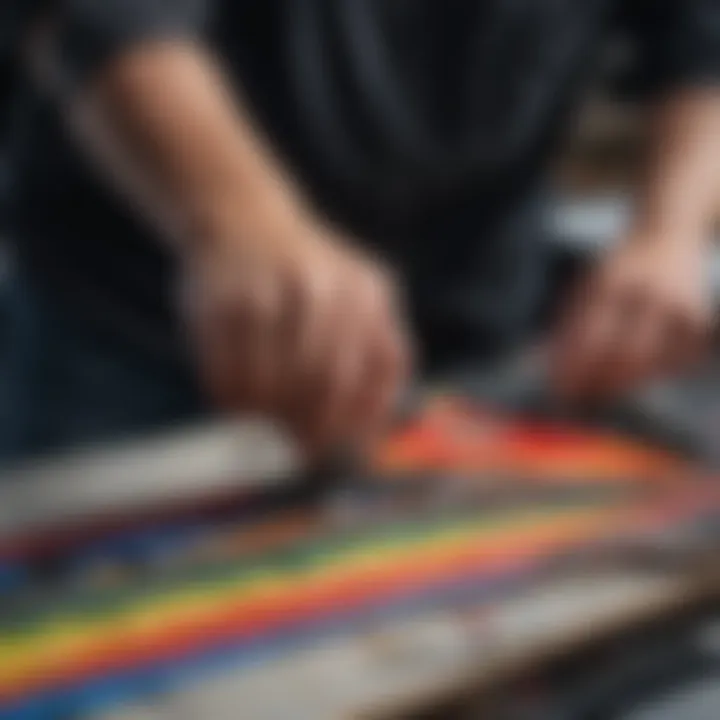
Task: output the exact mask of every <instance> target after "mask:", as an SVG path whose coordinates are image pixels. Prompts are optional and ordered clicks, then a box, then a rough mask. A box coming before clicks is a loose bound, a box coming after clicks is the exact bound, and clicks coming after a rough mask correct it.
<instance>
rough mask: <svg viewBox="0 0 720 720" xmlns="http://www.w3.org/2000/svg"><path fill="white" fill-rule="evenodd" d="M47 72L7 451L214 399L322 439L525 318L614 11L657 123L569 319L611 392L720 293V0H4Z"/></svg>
mask: <svg viewBox="0 0 720 720" xmlns="http://www.w3.org/2000/svg"><path fill="white" fill-rule="evenodd" d="M5 7H6V9H5V11H4V12H5V13H6V15H7V19H6V20H5V21H4V22H3V23H0V27H5V28H7V29H10V32H9V33H8V34H9V36H11V39H12V40H13V41H14V45H15V46H16V55H15V57H16V58H18V62H19V63H21V64H22V66H23V68H24V69H25V71H26V72H27V74H28V78H29V80H28V81H27V82H26V83H24V86H23V87H24V91H23V93H22V97H21V98H19V99H18V103H17V107H16V110H15V113H14V116H13V125H12V143H11V149H12V154H11V159H10V163H11V168H12V173H13V188H12V193H11V194H10V195H9V201H8V203H7V208H6V212H7V217H8V219H9V222H10V228H11V236H12V238H13V239H14V241H15V246H16V249H15V259H16V271H15V273H14V277H13V280H12V284H11V286H10V288H9V294H10V302H9V309H8V316H9V325H8V333H9V334H8V337H9V348H10V350H9V356H8V358H7V362H6V364H7V371H6V372H5V374H4V385H5V388H4V393H5V400H4V401H3V403H2V407H3V408H4V411H5V412H6V414H7V417H6V418H5V420H4V422H3V423H2V433H1V435H2V437H1V438H0V442H1V443H2V451H1V452H2V453H3V457H4V458H5V459H8V460H11V459H14V458H17V457H20V456H23V455H29V454H33V453H37V452H40V451H47V450H50V449H57V448H62V447H69V446H72V445H74V444H76V443H78V442H81V441H83V442H84V441H89V440H97V439H102V438H105V437H110V436H113V437H115V436H118V435H120V434H124V433H128V432H135V431H141V430H145V429H148V428H153V427H157V426H161V425H163V424H166V423H169V422H173V421H180V420H184V419H189V418H193V417H196V416H197V415H200V414H202V413H205V412H208V411H209V409H214V410H215V411H217V412H229V413H262V414H265V415H268V416H270V417H273V418H276V419H277V420H279V421H280V422H282V423H284V424H285V425H286V426H287V427H289V429H290V430H291V431H292V432H293V433H294V434H295V435H296V436H297V437H298V438H299V439H300V441H301V442H302V443H304V445H305V446H306V447H307V448H309V449H311V450H313V451H315V450H318V449H323V448H327V447H330V446H331V445H332V444H333V443H337V442H344V441H346V440H349V439H356V440H359V439H362V438H366V437H368V436H370V435H372V433H374V432H375V431H376V430H377V428H378V427H381V425H382V423H383V422H384V420H385V419H386V418H387V417H388V413H390V412H391V410H392V407H393V404H394V402H395V401H396V400H397V397H398V395H399V393H401V392H402V391H403V388H404V387H405V386H406V384H407V383H409V382H410V381H411V379H412V378H413V377H415V376H416V375H420V376H425V375H428V374H433V373H435V374H442V373H445V372H449V371H450V370H451V369H452V368H453V367H454V366H456V365H458V364H465V363H468V362H475V361H480V360H487V359H488V358H490V357H494V356H496V355H497V354H499V353H501V352H503V351H504V350H506V349H508V348H509V347H512V346H513V344H514V343H516V342H518V339H519V338H521V337H523V334H524V333H525V331H526V329H527V323H528V318H529V317H530V314H531V312H532V308H533V306H534V304H535V303H536V302H537V297H538V293H539V292H540V291H541V288H542V281H543V265H544V263H545V262H546V258H545V255H544V248H543V243H542V242H540V241H539V239H538V237H539V230H538V227H539V226H538V217H539V216H538V212H539V210H540V209H541V208H542V204H543V203H542V197H543V188H544V186H545V180H546V178H547V175H548V170H549V166H550V164H551V161H552V159H553V157H554V155H555V152H556V149H557V147H558V144H559V143H560V142H561V140H562V139H563V137H564V136H565V135H566V133H567V131H568V129H569V128H570V127H571V123H572V119H573V111H574V108H575V107H576V106H577V104H578V101H579V99H580V97H581V96H582V90H583V89H584V88H585V87H586V86H587V84H588V83H589V82H590V81H591V78H592V77H593V73H594V69H595V67H596V60H597V58H598V56H599V53H600V51H601V49H602V47H603V46H604V44H605V42H606V40H607V38H609V37H610V36H611V35H612V34H613V32H614V31H615V29H616V28H619V27H622V28H625V29H627V31H628V32H629V33H630V34H631V36H632V37H633V38H634V40H635V45H636V47H637V48H638V53H639V61H640V67H641V77H642V91H643V94H644V98H645V100H646V102H647V107H648V108H649V111H650V120H649V121H648V129H649V133H648V135H650V136H651V140H652V142H651V145H652V151H651V152H650V153H649V161H648V165H647V172H646V173H645V177H644V181H643V182H642V183H641V184H640V185H639V186H638V188H637V211H636V213H635V216H634V221H633V223H632V225H631V228H630V230H629V232H628V234H627V237H625V238H624V239H623V241H622V242H621V243H619V245H618V246H617V249H616V250H613V251H612V252H610V253H609V254H608V255H607V256H605V257H603V258H602V259H599V261H598V263H597V266H596V268H595V270H594V272H593V274H592V276H591V277H590V278H589V279H588V280H587V281H586V282H583V283H582V285H581V287H580V288H579V290H578V292H577V294H576V295H575V296H574V297H573V298H572V299H571V300H569V301H568V305H567V308H568V310H567V312H566V313H565V314H564V315H563V317H562V318H561V319H560V321H559V324H558V328H557V330H556V331H555V333H554V334H553V335H552V337H551V338H550V340H549V347H550V351H551V353H552V357H553V362H552V368H553V387H554V388H555V389H556V391H557V392H558V393H560V394H561V395H562V396H563V397H565V398H566V399H568V400H588V399H593V398H595V397H610V396H612V395H613V394H615V393H618V392H622V391H624V390H626V389H627V388H628V387H631V386H632V385H633V384H635V383H638V382H640V381H642V380H646V379H648V378H651V377H655V376H658V375H660V374H664V373H667V372H671V371H672V370H674V369H676V368H678V367H680V366H682V365H683V364H684V363H688V362H691V361H692V360H693V358H695V357H697V354H698V352H699V351H700V350H701V348H702V345H703V342H704V340H705V338H706V337H707V332H708V327H709V324H710V319H711V311H712V305H711V302H710V293H709V288H708V284H707V283H706V282H705V272H706V250H707V242H708V238H709V236H710V234H711V233H710V231H711V229H712V224H713V221H714V213H715V209H716V202H717V200H718V191H719V190H720V132H719V129H720V96H719V95H718V85H717V81H718V79H719V78H720V2H719V0H622V1H620V0H591V1H588V2H574V1H573V0H553V1H552V2H536V1H535V0H520V1H519V2H518V1H515V0H514V1H513V2H510V1H509V0H487V1H485V2H469V1H465V0H444V2H442V3H439V2H435V1H431V0H392V2H388V1H387V0H383V1H380V0H216V1H215V2H203V1H202V0H49V2H36V3H31V2H27V1H26V0H22V2H21V1H20V0H18V1H17V2H16V3H13V2H10V3H8V2H6V3H5Z"/></svg>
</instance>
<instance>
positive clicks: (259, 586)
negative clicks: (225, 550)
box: [0, 511, 611, 688]
mask: <svg viewBox="0 0 720 720" xmlns="http://www.w3.org/2000/svg"><path fill="white" fill-rule="evenodd" d="M610 514H611V513H609V512H608V511H600V512H594V513H587V514H583V516H582V517H580V518H578V517H577V516H575V517H571V518H565V519H559V518H557V517H553V518H552V519H551V520H547V521H546V522H545V523H544V524H541V525H540V526H538V525H537V522H538V519H537V518H530V519H528V520H526V521H525V522H523V523H517V524H515V525H514V526H513V530H514V531H516V532H518V533H522V532H523V531H527V530H528V529H530V528H532V529H533V530H534V532H536V533H539V532H541V531H543V530H546V531H547V530H553V531H554V532H559V533H563V532H569V531H572V530H585V529H588V530H589V529H591V527H592V525H594V524H595V523H597V524H600V525H603V524H605V523H606V522H607V518H608V515H610ZM593 521H595V523H594V522H593ZM533 526H534V527H533ZM506 533H507V530H506V529H502V530H496V531H495V532H493V533H490V534H489V535H484V536H483V537H482V541H483V545H484V546H486V547H487V545H488V544H491V543H492V542H493V540H496V539H499V538H502V537H503V536H505V535H506ZM477 539H478V538H477V533H476V532H472V531H468V530H461V531H458V530H456V531H454V532H451V533H448V534H447V535H446V536H443V537H441V538H440V539H435V540H433V541H430V542H426V543H421V544H420V545H419V546H416V547H413V548H410V549H409V548H407V547H405V546H403V547H400V548H397V549H395V550H392V551H388V552H386V553H385V554H383V555H382V556H380V557H379V556H378V552H377V549H378V547H372V546H371V547H366V548H363V549H362V551H359V552H350V553H348V554H344V555H343V556H342V558H340V560H341V561H342V563H343V572H342V573H337V572H334V570H333V565H332V564H331V565H330V566H323V567H315V568H310V569H309V571H306V572H300V573H298V574H295V573H291V577H289V578H288V577H278V576H277V575H275V574H274V572H273V571H272V570H265V571H263V572H262V573H258V574H257V575H255V576H254V577H253V579H252V581H251V582H242V583H239V584H238V585H237V586H235V587H233V586H226V587H223V589H222V590H221V591H218V590H217V589H213V588H212V587H211V586H210V587H207V588H193V589H192V590H189V591H185V592H183V593H177V594H173V595H171V596H169V597H161V598H158V599H157V600H156V601H154V602H152V603H147V604H145V605H143V604H139V605H136V606H135V607H130V608H128V609H126V610H125V611H124V612H122V613H120V614H118V615H115V616H111V617H106V618H98V619H96V620H95V619H93V620H90V621H85V622H83V621H82V620H78V621H77V622H73V623H68V622H62V621H58V622H56V623H54V624H53V625H51V626H49V627H48V628H46V629H45V632H43V633H42V634H39V635H36V636H34V637H32V638H29V639H28V638H18V639H14V640H12V641H11V642H8V643H7V644H5V643H2V642H0V646H2V649H1V650H0V677H1V678H2V681H0V687H5V688H7V687H9V686H12V685H13V684H14V683H16V682H19V681H21V680H23V679H24V678H27V677H29V676H32V674H33V671H34V672H35V673H37V670H38V667H39V666H41V667H42V668H49V667H51V666H57V665H58V664H62V663H66V662H68V660H69V658H70V657H71V656H76V655H78V654H85V653H86V652H90V651H91V650H92V648H93V647H94V646H96V645H97V644H98V642H99V643H101V644H102V645H105V643H107V642H121V641H123V640H125V641H129V640H130V639H131V638H132V637H141V636H142V635H144V634H145V633H146V632H147V631H148V630H153V631H154V630H158V629H159V628H161V627H163V626H166V625H173V624H176V623H181V622H183V621H185V622H190V621H191V620H192V618H198V617H202V618H207V617H212V615H213V614H216V613H218V612H219V611H222V610H225V609H227V608H230V607H232V606H234V605H237V604H239V603H242V604H247V605H251V604H252V605H255V604H256V603H260V602H262V601H265V602H268V601H270V600H271V599H274V598H278V597H279V596H282V594H283V593H287V594H288V597H292V592H295V593H300V592H302V590H303V587H304V586H305V585H307V584H310V583H312V582H313V581H321V580H322V579H323V578H324V577H327V578H329V579H332V577H333V572H334V574H335V577H336V579H342V577H345V576H354V575H357V574H364V575H365V576H366V577H367V579H368V580H370V579H371V577H372V573H373V572H383V571H387V570H388V569H389V568H391V567H392V566H395V565H398V564H403V563H408V562H410V561H412V560H417V559H427V560H428V561H430V560H432V559H433V558H442V557H443V556H444V555H451V554H452V553H457V552H458V551H459V550H462V549H464V548H465V547H467V546H468V544H469V541H472V542H475V541H477ZM379 547H382V545H379ZM499 547H501V545H499ZM335 564H337V563H335Z"/></svg>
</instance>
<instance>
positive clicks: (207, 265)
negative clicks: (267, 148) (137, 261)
mask: <svg viewBox="0 0 720 720" xmlns="http://www.w3.org/2000/svg"><path fill="white" fill-rule="evenodd" d="M253 215H254V219H253V217H252V216H253ZM249 216H250V217H249V219H246V220H243V221H242V222H241V223H240V224H239V225H238V226H237V227H235V228H233V229H232V231H230V232H228V233H227V234H225V235H224V236H223V237H222V238H221V239H211V240H210V241H209V242H204V243H202V245H198V246H197V247H196V249H195V250H193V251H192V252H191V253H189V254H188V255H187V256H186V263H185V287H184V289H185V293H184V298H185V303H184V305H185V308H186V310H187V319H188V322H189V327H190V331H191V335H192V337H193V339H194V341H195V342H196V347H197V356H198V359H199V369H200V373H201V377H202V380H203V381H204V384H205V387H206V389H207V390H208V392H209V393H210V395H211V397H212V398H213V399H214V401H215V402H216V403H217V405H218V406H219V407H220V408H221V409H225V410H228V411H230V412H233V413H238V412H243V413H244V412H251V413H258V414H262V415H265V416H268V417H271V418H274V419H276V420H279V421H280V422H281V423H283V424H284V425H285V426H286V427H288V428H289V430H290V431H291V432H292V434H293V435H294V436H295V437H297V438H298V439H299V440H300V442H301V443H302V444H303V445H304V447H306V448H307V449H308V450H309V451H310V452H311V453H317V452H322V451H324V450H326V449H330V448H332V446H333V445H334V444H335V443H338V444H344V443H355V442H361V441H362V440H364V439H366V438H367V437H368V436H369V435H372V434H373V433H375V432H376V431H378V430H379V429H380V428H381V426H382V424H383V423H384V421H385V420H387V418H388V416H389V414H390V413H391V412H392V410H393V407H394V404H395V402H396V400H397V396H398V394H399V393H400V392H401V391H402V389H403V384H404V382H405V381H406V379H407V374H408V365H409V361H410V358H409V350H408V343H407V341H406V337H405V334H404V332H403V330H402V323H401V316H400V310H399V307H398V297H397V294H396V288H395V286H394V283H393V281H392V279H391V277H390V276H389V274H388V273H387V272H386V271H385V270H384V269H383V268H382V267H381V266H380V265H379V264H378V263H377V262H375V261H374V260H372V259H370V258H368V257H365V256H364V255H362V254H361V253H360V252H359V251H358V250H357V249H355V248H354V247H352V246H350V245H349V244H348V243H346V242H345V241H344V240H343V239H341V238H339V237H337V236H336V235H335V234H334V233H333V232H332V231H331V230H330V229H329V228H327V227H325V226H324V225H322V224H321V223H319V222H317V221H315V220H314V219H309V218H307V217H306V216H305V215H302V214H301V213H296V212H286V211H285V210H281V211H280V212H273V213H267V212H259V210H257V209H256V210H255V211H254V213H249Z"/></svg>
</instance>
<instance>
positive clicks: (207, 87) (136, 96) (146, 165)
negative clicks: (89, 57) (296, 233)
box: [59, 42, 293, 246]
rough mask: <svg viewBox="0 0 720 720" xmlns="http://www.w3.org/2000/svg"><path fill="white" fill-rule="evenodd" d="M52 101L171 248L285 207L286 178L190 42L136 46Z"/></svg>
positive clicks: (289, 195) (216, 70)
mask: <svg viewBox="0 0 720 720" xmlns="http://www.w3.org/2000/svg"><path fill="white" fill-rule="evenodd" d="M59 101H60V102H63V103H65V104H66V106H67V107H66V108H65V114H66V116H67V117H68V120H69V122H70V125H71V126H72V128H73V130H74V132H75V136H76V138H77V142H78V143H80V144H81V146H82V147H83V148H84V149H85V150H86V151H87V152H88V153H89V154H90V155H91V157H92V158H93V159H94V160H95V161H96V162H97V163H98V164H99V166H100V168H101V170H102V171H103V172H105V173H107V174H108V176H109V178H110V179H111V181H112V182H114V183H115V184H116V186H117V187H118V189H119V190H120V191H121V192H122V193H123V194H124V195H125V196H126V197H127V199H128V200H129V201H130V202H131V203H133V204H134V205H135V206H136V207H137V210H138V211H139V212H142V213H144V214H146V215H147V216H148V218H149V219H150V220H151V221H152V222H154V223H156V225H157V226H158V228H159V229H160V230H161V231H162V232H163V234H164V235H165V236H166V237H167V238H168V239H169V240H171V241H172V242H174V243H179V244H181V245H182V246H185V245H187V244H188V243H194V242H199V241H203V240H207V239H208V238H212V237H215V236H218V235H222V234H225V233H228V232H231V230H230V226H231V225H233V224H236V223H237V221H238V219H241V218H242V216H243V214H247V215H250V214H252V215H253V216H257V215H258V213H262V212H263V210H266V211H267V213H268V214H269V213H278V212H286V211H288V210H289V208H290V207H291V206H292V203H293V193H292V192H291V190H290V187H289V183H288V181H287V180H286V178H284V177H283V175H282V172H281V170H280V168H279V167H278V165H277V163H276V162H275V161H274V159H273V158H272V156H271V154H270V153H269V152H268V151H267V149H266V148H265V147H264V146H263V143H262V141H261V140H260V138H259V135H258V134H257V133H256V132H255V130H254V128H253V127H252V126H251V122H250V121H249V119H248V118H247V117H246V116H245V113H244V112H243V110H242V107H241V104H240V102H239V101H238V99H237V98H235V97H233V96H232V95H231V93H230V91H229V89H228V87H227V86H226V85H225V83H224V80H223V77H222V73H221V71H220V69H219V68H218V67H217V65H216V63H215V62H214V61H213V59H212V58H211V56H210V55H209V54H208V53H207V52H205V51H203V50H202V49H201V48H199V47H197V46H196V45H194V44H192V43H191V42H167V43H163V42H158V43H154V44H151V45H147V46H145V47H138V48H137V49H134V50H133V51H131V52H128V53H125V54H124V55H122V56H121V57H119V58H117V59H116V60H114V61H113V63H111V64H110V65H109V66H108V67H106V68H104V69H103V71H102V72H101V73H99V74H98V75H97V76H96V77H95V78H94V79H93V81H92V82H91V83H90V84H89V85H88V87H85V88H84V89H82V90H81V91H80V92H79V93H76V94H73V95H72V97H69V98H64V99H60V100H59Z"/></svg>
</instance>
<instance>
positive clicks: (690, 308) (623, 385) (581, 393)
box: [552, 235, 712, 402]
mask: <svg viewBox="0 0 720 720" xmlns="http://www.w3.org/2000/svg"><path fill="white" fill-rule="evenodd" d="M706 265H707V253H706V249H705V245H704V244H703V243H701V242H692V241H691V242H682V241H667V242H665V241H663V239H659V238H657V237H645V236H643V235H637V236H635V237H632V238H630V239H629V240H627V241H625V242H624V243H623V244H622V245H621V246H620V247H619V248H618V249H617V250H615V251H613V252H611V253H610V254H609V256H608V257H607V258H606V259H605V260H604V261H602V262H601V263H600V266H599V267H598V268H596V269H595V271H594V272H593V273H591V275H590V277H589V279H586V280H585V282H584V283H583V284H582V286H581V287H580V288H578V291H577V292H576V293H575V295H574V297H573V298H572V299H571V302H570V304H569V307H568V308H567V313H566V315H565V317H564V318H563V319H562V322H561V325H560V328H559V332H558V334H557V337H556V338H555V346H554V351H555V353H554V357H553V363H552V367H553V375H554V385H555V388H556V390H557V391H558V393H559V394H560V396H561V397H562V398H563V399H565V400H568V401H571V402H572V401H575V402H577V401H585V402H599V401H604V400H609V399H612V398H614V397H615V396H617V395H619V394H622V393H624V392H627V391H629V390H631V389H632V388H633V387H635V386H637V385H638V384H641V383H643V382H645V381H650V380H654V379H657V378H660V377H662V376H665V375H668V374H672V373H673V372H676V371H678V370H682V369H683V368H684V367H687V366H688V365H689V364H692V363H693V362H695V361H696V360H698V359H699V357H700V356H701V354H702V351H703V348H704V345H705V342H706V340H707V337H708V334H709V331H710V326H711V321H712V302H711V296H710V288H709V283H708V273H707V268H706Z"/></svg>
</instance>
